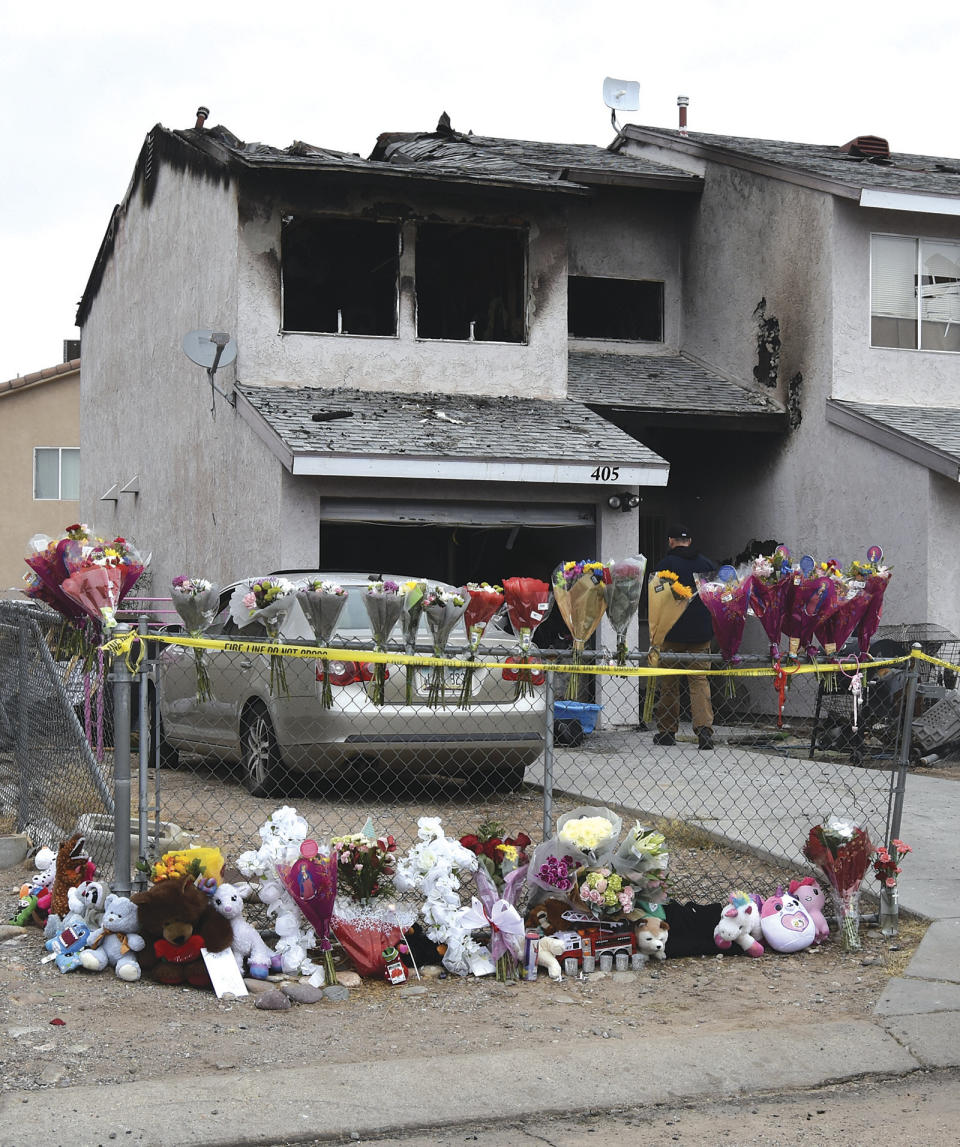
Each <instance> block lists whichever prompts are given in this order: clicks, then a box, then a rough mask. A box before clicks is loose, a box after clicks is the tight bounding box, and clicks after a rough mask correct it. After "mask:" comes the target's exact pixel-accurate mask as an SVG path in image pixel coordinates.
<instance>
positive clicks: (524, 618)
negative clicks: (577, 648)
mask: <svg viewBox="0 0 960 1147" xmlns="http://www.w3.org/2000/svg"><path fill="white" fill-rule="evenodd" d="M503 597H504V600H505V602H506V606H507V616H508V617H509V618H510V625H511V626H512V628H513V632H514V634H515V635H516V636H517V638H518V639H519V642H520V650H519V657H508V658H507V662H508V663H512V664H519V665H529V664H530V642H531V641H532V639H533V635H534V633H535V632H536V629H537V626H538V625H540V624H541V623H542V622H544V621H546V619H547V614H548V613H549V612H550V606H551V604H552V602H551V600H550V587H549V586H548V585H547V583H546V582H545V581H539V580H538V579H537V578H533V577H508V578H505V579H504V582H503ZM503 679H504V680H505V681H515V682H516V683H517V689H516V699H517V700H518V701H519V700H520V698H521V697H532V696H533V687H534V685H542V684H543V681H544V676H543V674H542V673H536V674H535V673H534V672H533V671H532V670H530V669H504V671H503Z"/></svg>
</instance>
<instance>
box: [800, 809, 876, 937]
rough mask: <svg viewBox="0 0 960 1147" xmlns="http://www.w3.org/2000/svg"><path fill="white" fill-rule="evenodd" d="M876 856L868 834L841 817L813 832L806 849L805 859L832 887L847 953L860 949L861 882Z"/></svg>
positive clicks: (831, 891)
mask: <svg viewBox="0 0 960 1147" xmlns="http://www.w3.org/2000/svg"><path fill="white" fill-rule="evenodd" d="M873 852H874V848H873V845H872V844H871V843H870V838H869V837H868V836H867V833H866V831H865V830H864V829H862V828H860V827H859V825H856V824H854V823H853V821H849V820H841V819H840V818H838V817H830V819H829V820H827V821H825V822H824V823H823V824H822V825H821V824H818V825H816V826H815V827H814V828H812V829H811V830H810V835H809V837H808V838H807V842H806V844H804V846H803V855H804V856H805V857H806V858H807V860H809V861H810V863H811V864H812V865H813V866H814V867H815V868H816V869H817V870H818V871H819V872H820V873H821V874H822V875H823V877H824V878H825V880H826V881H827V883H828V884H829V885H830V893H831V898H832V900H833V904H834V909H835V911H836V913H837V920H838V922H839V925H840V946H841V947H842V948H843V949H844V951H847V952H855V951H857V950H859V948H860V882H861V881H862V880H863V878H864V876H865V874H866V871H867V868H868V866H869V864H870V857H871V856H872V855H873Z"/></svg>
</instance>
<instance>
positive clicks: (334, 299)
mask: <svg viewBox="0 0 960 1147" xmlns="http://www.w3.org/2000/svg"><path fill="white" fill-rule="evenodd" d="M399 251H400V236H399V228H398V226H397V224H396V223H382V222H373V221H370V220H365V219H289V220H284V224H283V234H282V264H283V266H282V275H283V329H284V330H286V331H304V332H309V333H317V334H351V335H395V334H396V333H397V278H398V273H399V267H400V256H399Z"/></svg>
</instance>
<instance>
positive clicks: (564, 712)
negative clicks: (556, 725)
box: [553, 701, 603, 733]
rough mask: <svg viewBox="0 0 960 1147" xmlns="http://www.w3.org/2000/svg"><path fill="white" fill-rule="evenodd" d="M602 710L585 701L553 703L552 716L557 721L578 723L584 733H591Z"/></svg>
mask: <svg viewBox="0 0 960 1147" xmlns="http://www.w3.org/2000/svg"><path fill="white" fill-rule="evenodd" d="M602 708H603V706H602V705H591V704H590V703H589V702H587V701H554V703H553V716H554V718H555V719H556V720H558V721H564V720H566V721H579V722H580V727H581V728H582V729H583V731H584V732H585V733H592V732H593V730H594V729H595V728H596V727H597V718H598V717H599V716H600V710H601V709H602Z"/></svg>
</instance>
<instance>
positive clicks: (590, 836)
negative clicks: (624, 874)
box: [557, 805, 623, 865]
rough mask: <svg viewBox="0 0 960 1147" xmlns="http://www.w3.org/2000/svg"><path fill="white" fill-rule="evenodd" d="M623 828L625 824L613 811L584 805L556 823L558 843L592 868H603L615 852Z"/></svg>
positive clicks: (566, 814) (565, 814)
mask: <svg viewBox="0 0 960 1147" xmlns="http://www.w3.org/2000/svg"><path fill="white" fill-rule="evenodd" d="M622 827H623V821H622V820H621V818H620V817H619V816H617V814H616V813H615V812H613V810H612V809H609V808H595V807H593V806H589V805H582V806H580V807H579V808H575V809H572V810H571V811H570V812H568V813H564V815H563V816H562V817H560V819H559V820H558V821H557V841H558V843H559V844H560V846H561V847H565V848H568V849H570V850H571V851H572V852H574V853H575V854H576V853H579V854H580V856H582V857H585V858H586V860H587V861H588V863H589V864H591V865H602V864H605V863H606V861H607V859H608V858H609V857H611V856H612V855H613V853H614V851H615V850H616V847H617V841H618V840H619V837H620V830H621V828H622Z"/></svg>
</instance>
